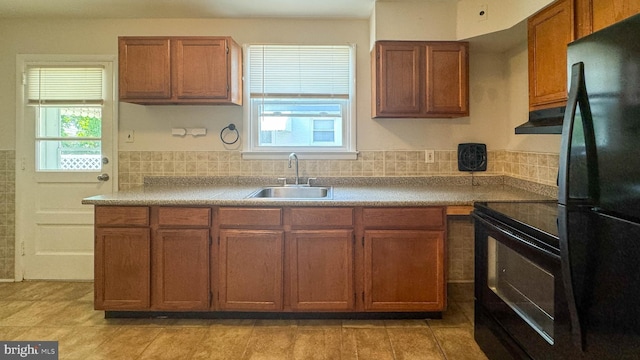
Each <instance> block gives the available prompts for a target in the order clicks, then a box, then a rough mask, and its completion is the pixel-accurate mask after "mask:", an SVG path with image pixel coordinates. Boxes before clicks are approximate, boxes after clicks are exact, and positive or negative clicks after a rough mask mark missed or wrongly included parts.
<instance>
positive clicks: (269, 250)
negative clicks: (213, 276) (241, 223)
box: [218, 229, 284, 311]
mask: <svg viewBox="0 0 640 360" xmlns="http://www.w3.org/2000/svg"><path fill="white" fill-rule="evenodd" d="M283 245H284V233H283V232H282V231H280V230H242V229H233V230H230V229H222V230H220V251H219V259H218V262H219V273H218V274H219V280H218V283H219V287H220V289H219V306H220V309H222V310H254V311H255V310H281V309H282V297H283V288H282V278H283V263H282V261H283V251H284V248H283Z"/></svg>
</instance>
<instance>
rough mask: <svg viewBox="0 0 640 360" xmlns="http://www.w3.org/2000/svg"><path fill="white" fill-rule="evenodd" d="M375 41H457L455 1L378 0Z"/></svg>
mask: <svg viewBox="0 0 640 360" xmlns="http://www.w3.org/2000/svg"><path fill="white" fill-rule="evenodd" d="M373 16H374V17H375V22H376V27H375V29H374V30H375V31H374V32H372V33H371V36H372V40H373V41H377V40H456V3H455V2H454V1H444V2H432V1H415V2H413V1H408V2H397V1H390V2H385V1H377V2H376V4H375V10H374V13H373Z"/></svg>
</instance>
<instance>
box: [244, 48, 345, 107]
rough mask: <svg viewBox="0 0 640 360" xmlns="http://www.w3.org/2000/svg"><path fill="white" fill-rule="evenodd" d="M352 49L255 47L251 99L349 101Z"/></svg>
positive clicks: (250, 58) (250, 56)
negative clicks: (327, 99) (307, 98)
mask: <svg viewBox="0 0 640 360" xmlns="http://www.w3.org/2000/svg"><path fill="white" fill-rule="evenodd" d="M349 64H350V47H349V46H309V45H304V46H298V45H251V46H250V47H249V66H250V69H249V70H250V71H249V74H250V81H249V84H250V92H251V97H252V98H255V97H327V98H328V97H338V98H348V97H349V88H350V86H349V85H350V84H349V81H350V79H351V77H350V74H349V72H350V66H349Z"/></svg>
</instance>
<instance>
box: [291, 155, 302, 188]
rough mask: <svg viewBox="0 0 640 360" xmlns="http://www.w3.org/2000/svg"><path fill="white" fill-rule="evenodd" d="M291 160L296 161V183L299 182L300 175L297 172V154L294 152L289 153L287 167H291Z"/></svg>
mask: <svg viewBox="0 0 640 360" xmlns="http://www.w3.org/2000/svg"><path fill="white" fill-rule="evenodd" d="M291 160H295V161H296V185H298V184H299V182H300V175H299V174H298V155H296V153H291V154H289V169H291Z"/></svg>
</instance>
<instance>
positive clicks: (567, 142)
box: [558, 62, 600, 205]
mask: <svg viewBox="0 0 640 360" xmlns="http://www.w3.org/2000/svg"><path fill="white" fill-rule="evenodd" d="M578 107H580V115H581V119H582V128H583V131H584V142H585V149H584V150H585V153H586V154H585V155H586V159H587V179H586V181H587V186H588V199H572V198H571V194H570V192H569V184H570V178H569V176H570V174H569V170H570V166H569V162H570V158H571V146H572V144H573V130H574V127H575V122H576V111H577V110H578ZM595 139H596V138H595V129H594V127H593V118H592V116H591V106H590V105H589V95H588V94H587V86H586V84H585V80H584V63H582V62H578V63H575V64H573V65H572V66H571V83H570V87H569V95H568V98H567V107H566V110H565V113H564V121H563V125H562V140H561V143H560V167H559V169H558V203H560V204H563V205H568V202H569V201H571V200H574V202H575V201H576V200H581V201H582V203H583V204H585V202H588V203H590V204H594V203H595V201H596V200H597V199H598V198H599V193H600V191H599V188H598V160H597V153H596V140H595Z"/></svg>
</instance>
